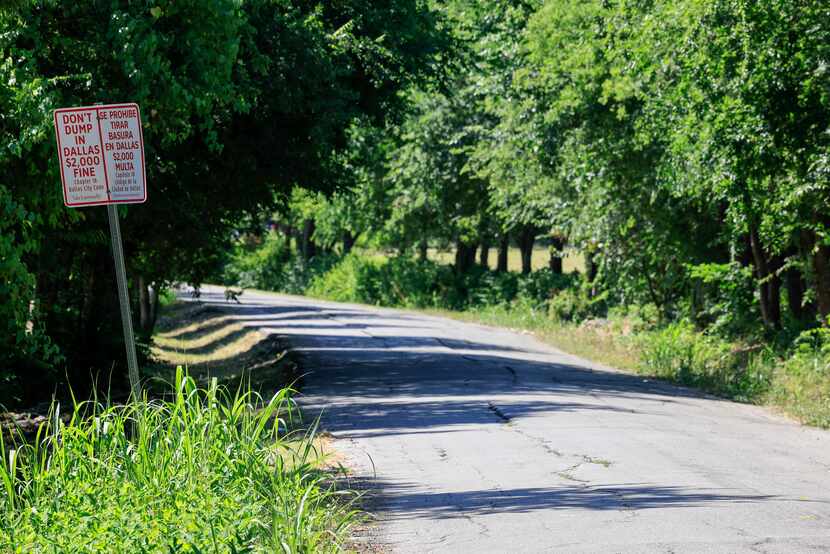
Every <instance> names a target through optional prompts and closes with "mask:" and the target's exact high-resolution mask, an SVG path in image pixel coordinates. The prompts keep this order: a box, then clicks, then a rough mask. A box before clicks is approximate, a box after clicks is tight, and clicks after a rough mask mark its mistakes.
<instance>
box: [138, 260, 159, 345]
mask: <svg viewBox="0 0 830 554" xmlns="http://www.w3.org/2000/svg"><path fill="white" fill-rule="evenodd" d="M152 296H153V294H152V293H151V291H150V287H149V284H148V283H147V280H146V279H145V278H144V276H143V275H139V276H138V312H139V317H138V331H139V333H140V334H141V336H142V337H144V338H149V337H150V335H151V334H152V333H153V327H154V326H155V323H156V322H155V318H154V317H153V316H154V315H155V314H154V312H155V306H154V305H153V304H154V301H153V298H152ZM155 296H158V295H155Z"/></svg>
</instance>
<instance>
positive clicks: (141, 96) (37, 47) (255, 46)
mask: <svg viewBox="0 0 830 554" xmlns="http://www.w3.org/2000/svg"><path fill="white" fill-rule="evenodd" d="M450 50H451V48H450V40H449V36H448V35H447V33H446V32H445V31H444V30H442V24H441V16H440V14H439V13H437V12H435V11H434V10H431V9H430V8H429V7H428V6H427V5H426V4H425V2H424V1H422V0H394V1H391V2H384V3H382V4H378V3H376V2H368V1H361V0H354V1H351V0H350V1H347V2H336V3H323V4H312V3H307V2H299V1H293V0H255V1H252V2H244V3H243V2H235V1H232V0H199V1H190V2H172V1H161V2H157V3H145V2H138V3H136V2H123V1H118V0H110V1H103V2H83V3H70V4H66V3H64V2H56V1H53V0H40V1H23V2H12V3H6V4H5V5H4V7H2V8H0V146H1V147H0V214H2V217H1V218H0V233H2V235H0V321H2V325H3V327H2V329H0V331H2V333H0V383H3V386H2V392H0V403H5V404H8V403H9V402H12V403H13V402H15V401H25V402H32V401H34V400H38V399H40V398H43V397H47V398H48V396H49V395H50V394H51V392H52V391H53V388H54V387H53V385H54V383H56V382H58V381H61V380H63V377H64V376H68V377H69V380H70V382H72V383H73V384H74V386H75V388H76V391H77V392H79V393H83V391H85V390H87V389H88V385H89V382H90V376H91V375H94V374H95V373H96V372H98V371H107V372H109V371H110V369H111V367H112V365H113V363H116V367H119V368H120V367H121V360H122V359H123V352H122V346H121V334H120V325H119V320H118V309H117V302H116V297H115V293H114V279H113V270H112V261H111V257H110V253H109V240H108V234H107V230H106V229H107V227H106V221H105V215H104V212H105V210H103V209H101V208H87V209H74V210H68V209H65V208H64V207H63V205H62V202H61V194H60V188H59V185H60V178H59V172H58V167H57V155H56V151H55V146H54V142H55V141H54V130H53V128H52V125H53V124H52V110H54V109H56V108H60V107H67V106H78V105H90V104H93V103H96V102H103V103H112V102H128V101H129V102H136V103H138V104H139V105H140V107H141V110H142V112H141V113H142V118H143V126H144V138H145V143H146V159H147V182H148V186H149V201H148V202H147V203H146V204H144V205H142V206H139V207H130V208H122V209H121V215H122V217H123V218H124V222H123V224H122V229H123V235H124V238H125V250H126V256H127V270H128V274H129V276H130V279H131V283H130V289H131V294H132V295H133V298H134V302H135V309H134V312H135V314H136V319H137V321H136V323H137V325H136V327H137V328H138V329H139V330H140V334H141V336H142V337H143V338H144V340H146V339H147V338H149V336H150V334H151V333H152V329H153V324H154V322H155V315H156V311H157V306H158V297H159V293H160V291H162V290H163V289H164V287H165V286H167V285H168V284H169V283H170V282H172V281H175V280H180V281H189V282H195V283H198V282H200V281H202V280H204V279H205V278H206V277H207V276H208V275H210V274H211V272H212V271H213V269H214V268H215V266H216V263H217V260H218V259H219V257H220V254H221V253H222V252H224V251H225V249H227V248H229V246H230V238H231V230H232V229H233V228H235V227H236V226H238V225H240V224H241V223H242V222H243V221H245V220H246V218H248V217H249V216H250V214H256V213H259V212H260V211H262V210H267V209H273V208H274V207H275V206H276V205H278V204H279V202H280V199H281V198H282V197H284V196H285V195H287V194H288V193H289V191H290V189H291V187H293V186H295V185H303V186H305V187H306V188H308V189H310V190H332V189H333V188H335V187H336V186H337V185H338V183H340V181H341V180H342V178H343V177H342V175H343V172H342V171H341V168H342V162H341V159H342V158H344V154H343V152H344V151H345V147H346V145H347V144H348V137H349V135H348V132H349V129H350V128H351V127H352V125H353V123H355V122H357V121H359V122H360V124H361V125H362V126H363V127H365V128H367V129H371V128H372V127H373V126H382V125H385V124H386V123H387V122H392V121H395V120H396V119H397V118H399V117H400V113H401V110H402V109H403V107H404V105H405V102H404V100H403V98H402V97H401V95H400V91H401V90H402V89H404V88H405V87H407V86H409V85H413V84H414V83H415V82H420V83H425V82H428V81H430V80H434V79H435V78H436V77H437V76H438V75H440V74H441V73H442V71H443V65H442V64H441V63H440V58H441V56H442V55H445V54H446V53H447V52H449V51H450ZM120 374H121V372H120V371H117V372H116V373H115V375H116V376H119V375H120ZM117 381H118V379H116V385H117Z"/></svg>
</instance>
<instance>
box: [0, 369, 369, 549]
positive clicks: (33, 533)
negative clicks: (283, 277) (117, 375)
mask: <svg viewBox="0 0 830 554" xmlns="http://www.w3.org/2000/svg"><path fill="white" fill-rule="evenodd" d="M296 418H297V409H296V407H295V405H294V403H293V401H292V399H291V394H290V390H289V389H282V390H280V391H279V392H277V393H276V394H275V395H274V396H273V397H271V398H265V397H262V396H260V395H259V394H258V393H256V392H252V391H250V390H244V389H240V390H237V391H236V392H235V393H234V392H231V391H229V390H227V389H225V388H223V387H221V386H219V385H217V383H216V380H215V379H214V380H213V381H212V382H211V383H210V385H208V386H207V387H205V388H199V387H198V386H197V385H196V383H195V381H194V380H193V379H192V378H190V377H189V376H187V375H185V374H184V373H183V372H182V371H181V370H179V371H177V375H176V380H175V385H174V386H173V387H172V390H170V391H169V392H168V394H167V395H166V397H164V398H163V399H152V400H146V399H145V401H143V402H130V403H127V404H124V405H114V406H113V405H110V406H108V405H105V404H102V403H99V402H95V401H86V402H78V403H76V404H75V405H74V406H73V407H72V408H71V410H70V411H69V413H68V414H67V415H66V416H62V414H61V409H60V407H59V406H57V405H55V406H53V411H52V414H51V416H50V418H49V421H50V422H57V426H55V425H54V424H44V425H42V426H41V427H40V429H39V430H38V432H37V435H36V436H35V437H34V438H33V439H31V440H28V441H25V440H24V439H23V438H22V437H20V436H18V437H15V438H14V439H12V440H11V442H10V441H9V440H8V439H7V440H6V442H5V444H0V446H2V448H0V451H2V452H4V453H5V455H4V456H3V457H2V460H0V552H20V553H23V552H329V551H338V550H339V549H340V547H341V546H342V545H343V544H344V541H345V540H346V538H347V533H348V529H349V527H350V525H351V524H352V522H353V521H354V520H355V518H356V517H357V516H356V513H357V512H356V511H355V510H354V509H353V506H352V505H353V501H354V498H355V497H354V495H353V494H351V493H348V492H342V491H338V490H337V489H335V487H334V485H333V479H332V475H331V473H330V472H329V471H327V470H325V469H323V467H322V465H321V462H320V458H319V453H318V451H317V449H316V447H315V442H314V427H313V426H312V428H311V430H308V431H291V429H294V428H295V424H296V423H297V420H296ZM0 443H2V439H0Z"/></svg>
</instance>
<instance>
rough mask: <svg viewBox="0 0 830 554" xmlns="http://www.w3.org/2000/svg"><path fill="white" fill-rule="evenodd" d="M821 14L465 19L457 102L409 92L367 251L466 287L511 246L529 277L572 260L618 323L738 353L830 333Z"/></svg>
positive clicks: (629, 8) (570, 9)
mask: <svg viewBox="0 0 830 554" xmlns="http://www.w3.org/2000/svg"><path fill="white" fill-rule="evenodd" d="M823 9H824V8H823V7H822V4H821V3H820V2H793V1H788V0H781V1H778V2H773V3H765V4H758V3H752V2H746V1H743V0H707V1H701V2H698V1H687V2H679V3H678V2H662V1H658V2H624V1H614V2H606V1H600V0H591V1H587V2H586V1H582V0H579V1H576V0H547V1H544V2H542V1H539V2H515V1H510V0H477V1H473V0H466V1H465V0H457V1H454V2H449V3H448V4H447V7H446V13H447V17H448V19H449V21H451V23H452V28H453V32H454V34H455V36H456V38H457V40H458V42H459V43H460V44H462V45H463V48H461V49H460V50H459V51H458V56H457V57H458V60H459V63H458V64H457V65H455V66H453V67H452V71H451V72H450V76H449V78H448V81H447V86H445V87H440V88H435V87H415V88H413V89H411V91H410V92H409V95H408V96H409V99H410V101H411V103H412V106H413V109H412V110H411V112H410V115H409V116H408V118H407V119H406V120H405V121H404V122H403V123H402V124H401V125H396V126H391V127H388V128H387V132H386V136H387V138H386V139H385V140H377V141H375V146H376V148H375V154H374V157H371V156H370V157H369V160H370V162H371V163H370V164H369V167H374V168H375V169H374V173H373V175H375V178H372V179H367V178H365V176H364V178H362V179H355V180H354V182H353V183H352V189H351V193H352V195H353V198H354V201H355V203H360V202H364V201H365V199H367V198H370V199H372V205H370V206H367V207H366V211H369V212H371V213H372V215H373V217H370V218H364V219H363V220H362V222H361V223H362V225H358V226H357V227H356V226H355V222H354V221H350V225H351V227H350V232H351V234H352V235H354V234H355V233H357V234H358V235H360V234H365V236H367V237H371V241H373V244H379V245H381V246H385V247H394V248H395V249H397V250H398V251H399V252H402V253H403V252H407V251H410V249H415V250H416V251H419V252H420V255H421V257H424V255H425V253H426V249H427V247H428V246H430V245H432V246H445V245H448V244H453V245H455V251H456V263H455V267H456V269H457V270H458V271H459V272H461V273H464V272H466V271H468V270H470V268H471V266H472V263H473V262H474V261H475V259H476V252H478V254H479V259H480V260H481V262H482V264H485V262H486V261H487V260H488V258H489V252H490V248H491V247H492V246H494V245H499V247H500V250H502V251H503V250H504V249H506V248H507V247H508V246H509V245H510V244H511V243H512V244H515V245H517V246H518V247H519V248H521V250H522V252H523V254H524V256H523V257H524V258H525V259H524V260H523V262H524V263H523V270H524V271H525V272H527V271H529V270H530V268H531V263H530V256H531V253H532V249H533V245H534V242H535V241H538V240H542V241H544V243H545V244H549V245H550V251H551V259H550V267H551V269H552V270H553V271H555V272H558V271H561V267H562V266H561V253H562V250H563V248H564V247H568V248H570V249H576V250H579V251H581V252H582V253H583V254H584V257H585V260H586V268H585V276H586V278H587V279H588V280H589V281H591V283H592V286H591V289H592V294H595V295H596V294H605V295H607V300H608V303H609V305H633V304H651V305H653V306H655V307H656V308H657V310H658V313H659V315H660V317H661V318H662V319H663V320H664V321H671V320H679V319H683V318H688V319H690V320H691V321H692V322H693V323H694V324H695V325H697V326H698V327H699V328H713V329H716V330H717V331H718V332H721V333H724V334H726V335H729V336H738V335H752V336H756V337H759V338H761V337H766V338H770V337H774V336H778V335H782V334H783V335H785V336H788V337H790V338H792V337H794V336H795V335H797V334H798V332H799V331H801V330H803V329H805V328H809V327H811V326H815V325H817V324H824V323H825V322H826V320H827V317H828V315H830V265H828V264H829V263H830V250H828V248H830V238H828V227H827V225H828V223H830V220H828V219H827V216H826V212H827V208H828V206H830V202H829V200H830V197H829V196H828V190H830V189H828V185H830V181H829V180H828V172H827V165H828V162H827V159H828V146H830V144H828V140H830V139H828V136H830V135H828V129H829V128H830V127H829V126H830V104H829V103H830V96H828V94H827V90H828V87H829V86H830V81H828V72H827V70H826V56H827V48H828V47H827V44H828V41H827V38H828V37H829V36H830V23H828V19H827V17H826V14H825V13H824V12H823V11H822V10H823ZM352 150H354V149H352ZM364 158H365V156H364ZM365 167H367V166H364V168H365ZM378 168H379V169H378ZM343 194H344V193H341V194H340V196H339V197H338V198H339V200H338V201H339V202H341V203H342V202H343V200H342V196H343ZM331 206H332V204H330V203H328V201H325V200H324V201H321V208H320V210H319V211H321V212H324V213H328V212H327V210H328V209H329V208H330V207H331ZM328 219H331V218H328ZM329 226H330V223H329ZM318 236H319V237H320V238H321V239H322V240H323V241H324V242H328V243H329V245H330V243H331V236H326V237H324V236H323V235H322V234H320V235H318ZM501 267H502V269H503V266H501Z"/></svg>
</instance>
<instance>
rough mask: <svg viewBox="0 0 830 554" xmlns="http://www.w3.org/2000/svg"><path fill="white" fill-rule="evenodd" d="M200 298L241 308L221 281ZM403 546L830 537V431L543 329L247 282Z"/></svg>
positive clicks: (251, 313)
mask: <svg viewBox="0 0 830 554" xmlns="http://www.w3.org/2000/svg"><path fill="white" fill-rule="evenodd" d="M202 291H203V294H202V300H204V301H205V302H207V303H213V302H216V303H219V304H222V305H224V306H226V307H227V304H226V303H225V302H224V297H223V294H222V291H223V289H221V288H218V287H204V288H203V289H202ZM241 300H242V304H241V305H233V306H231V307H230V309H231V310H233V311H232V313H233V314H234V315H233V316H232V317H233V318H234V319H236V320H237V321H239V322H241V323H243V324H244V325H247V326H250V327H253V328H256V329H259V330H261V331H263V332H265V333H270V334H276V335H278V336H279V337H281V338H283V339H284V340H285V341H287V342H288V343H289V344H290V345H291V346H292V349H293V350H295V351H296V352H297V353H298V354H299V355H300V356H301V357H302V359H303V360H304V367H303V369H304V371H306V372H307V375H306V377H305V384H304V389H303V395H302V398H301V402H302V404H303V405H304V409H305V410H306V411H307V413H309V415H312V416H314V415H316V414H318V413H320V412H321V411H322V414H323V416H322V421H323V426H324V427H325V428H326V429H327V430H328V431H330V432H331V433H332V435H333V436H334V437H335V446H336V448H337V449H338V450H339V451H340V452H341V453H342V454H343V455H344V456H345V457H346V459H347V460H348V465H349V466H350V467H351V468H352V469H353V472H354V475H355V481H356V482H358V483H360V485H361V486H363V487H367V489H368V490H370V491H371V495H370V501H369V508H370V509H371V510H372V512H373V513H374V514H376V516H377V523H376V525H374V526H373V529H372V532H371V536H370V540H371V541H372V542H373V543H374V544H375V546H379V547H380V548H381V549H382V550H384V551H392V552H417V553H424V552H465V553H466V552H476V553H477V552H603V553H605V552H610V553H617V552H619V553H647V552H661V553H663V552H665V553H669V552H672V553H687V552H723V553H741V552H761V553H772V552H776V553H777V552H828V551H830V433H828V432H826V431H821V430H817V429H812V428H808V427H802V426H799V425H797V424H795V423H792V422H790V421H788V420H786V419H784V418H781V417H778V416H775V415H773V414H772V413H770V412H769V411H767V410H765V409H762V408H759V407H754V406H747V405H740V404H736V403H732V402H727V401H723V400H719V399H715V398H712V397H708V396H706V395H703V394H700V393H697V392H695V391H691V390H688V389H684V388H680V387H674V386H671V385H668V384H664V383H661V382H656V381H653V380H648V379H644V378H642V377H638V376H632V375H627V374H623V373H619V372H615V371H613V370H610V369H608V368H602V367H600V366H597V365H595V364H592V363H590V362H587V361H584V360H581V359H578V358H575V357H573V356H570V355H567V354H564V353H562V352H560V351H558V350H556V349H554V348H551V347H549V346H546V345H544V344H542V343H540V342H539V341H537V340H535V339H534V338H533V337H532V336H529V335H527V334H523V333H516V332H512V331H509V330H505V329H496V328H491V327H484V326H480V325H474V324H469V323H460V322H457V321H452V320H449V319H444V318H439V317H432V316H428V315H422V314H418V313H412V312H405V311H399V310H386V309H379V308H371V307H366V306H355V305H345V304H336V303H331V302H324V301H318V300H312V299H307V298H298V297H290V296H281V295H270V294H264V293H253V292H250V291H246V292H245V295H244V296H243V297H242V298H241Z"/></svg>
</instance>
